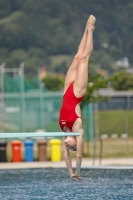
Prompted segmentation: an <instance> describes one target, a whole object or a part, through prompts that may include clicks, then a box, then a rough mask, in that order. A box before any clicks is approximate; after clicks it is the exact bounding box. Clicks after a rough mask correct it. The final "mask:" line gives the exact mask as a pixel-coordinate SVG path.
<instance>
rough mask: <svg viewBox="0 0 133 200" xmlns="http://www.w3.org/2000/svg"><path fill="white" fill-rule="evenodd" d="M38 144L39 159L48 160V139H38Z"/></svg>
mask: <svg viewBox="0 0 133 200" xmlns="http://www.w3.org/2000/svg"><path fill="white" fill-rule="evenodd" d="M37 144H38V160H39V161H46V160H47V141H46V140H44V139H40V140H38V141H37Z"/></svg>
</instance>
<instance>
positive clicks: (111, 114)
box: [99, 110, 133, 137]
mask: <svg viewBox="0 0 133 200" xmlns="http://www.w3.org/2000/svg"><path fill="white" fill-rule="evenodd" d="M126 120H127V124H128V134H129V136H132V137H133V111H132V110H129V111H127V110H125V111H123V110H115V111H99V132H100V135H101V134H108V135H111V134H119V135H120V134H123V133H126Z"/></svg>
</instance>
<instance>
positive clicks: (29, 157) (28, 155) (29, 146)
mask: <svg viewBox="0 0 133 200" xmlns="http://www.w3.org/2000/svg"><path fill="white" fill-rule="evenodd" d="M33 144H34V142H33V140H25V141H24V146H25V161H26V162H32V161H34V151H33Z"/></svg>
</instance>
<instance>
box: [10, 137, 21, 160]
mask: <svg viewBox="0 0 133 200" xmlns="http://www.w3.org/2000/svg"><path fill="white" fill-rule="evenodd" d="M11 144H12V161H13V162H21V141H19V140H14V141H12V143H11Z"/></svg>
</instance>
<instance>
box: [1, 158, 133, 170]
mask: <svg viewBox="0 0 133 200" xmlns="http://www.w3.org/2000/svg"><path fill="white" fill-rule="evenodd" d="M72 163H73V167H75V163H76V162H75V160H73V161H72ZM105 166H106V167H107V166H108V167H109V166H115V167H116V166H118V167H119V166H126V167H131V168H133V158H109V159H102V163H101V166H100V167H105ZM46 167H55V168H59V167H66V165H65V161H64V160H62V161H60V162H51V161H45V162H37V161H36V162H20V163H12V162H7V163H0V169H21V168H46ZM82 167H89V168H90V167H99V159H96V160H95V166H94V165H93V162H92V159H90V158H89V159H87V158H83V161H82Z"/></svg>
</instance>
